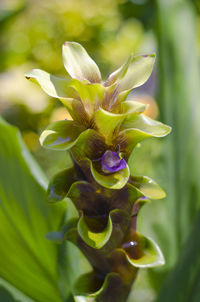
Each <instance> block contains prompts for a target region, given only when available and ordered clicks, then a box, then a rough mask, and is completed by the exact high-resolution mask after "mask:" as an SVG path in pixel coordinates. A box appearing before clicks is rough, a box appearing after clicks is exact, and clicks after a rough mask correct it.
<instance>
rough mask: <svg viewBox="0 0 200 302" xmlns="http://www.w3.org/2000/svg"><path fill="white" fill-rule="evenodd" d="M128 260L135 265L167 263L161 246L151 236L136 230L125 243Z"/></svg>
mask: <svg viewBox="0 0 200 302" xmlns="http://www.w3.org/2000/svg"><path fill="white" fill-rule="evenodd" d="M123 249H124V251H125V253H126V256H127V259H128V261H129V262H130V263H131V264H132V265H133V266H135V267H138V268H144V267H156V266H160V265H163V264H164V263H165V260H164V257H163V254H162V252H161V250H160V248H159V246H158V245H157V244H156V243H155V242H154V241H153V240H152V239H151V238H150V237H146V236H144V235H142V234H140V233H139V232H134V234H133V235H131V236H130V237H129V239H128V241H127V240H125V243H124V244H123Z"/></svg>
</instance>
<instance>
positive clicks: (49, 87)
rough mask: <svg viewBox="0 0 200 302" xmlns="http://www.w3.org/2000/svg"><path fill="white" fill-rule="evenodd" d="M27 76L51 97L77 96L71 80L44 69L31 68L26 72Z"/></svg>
mask: <svg viewBox="0 0 200 302" xmlns="http://www.w3.org/2000/svg"><path fill="white" fill-rule="evenodd" d="M25 77H26V78H27V79H28V80H29V79H30V80H31V81H33V82H35V83H37V84H39V85H40V87H41V88H42V90H44V92H46V94H48V95H50V96H51V97H54V98H66V97H68V98H73V97H76V96H77V93H76V91H74V90H73V89H72V88H70V87H69V83H70V81H69V80H67V79H62V78H58V77H55V76H53V75H52V74H50V73H48V72H46V71H44V70H41V69H33V70H30V71H28V72H26V73H25Z"/></svg>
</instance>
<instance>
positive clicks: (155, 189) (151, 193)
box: [130, 176, 166, 199]
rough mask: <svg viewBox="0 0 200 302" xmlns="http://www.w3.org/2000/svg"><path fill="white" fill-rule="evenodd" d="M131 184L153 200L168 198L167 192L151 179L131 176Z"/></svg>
mask: <svg viewBox="0 0 200 302" xmlns="http://www.w3.org/2000/svg"><path fill="white" fill-rule="evenodd" d="M130 183H131V184H132V185H134V186H135V187H136V188H138V189H139V190H140V191H141V192H142V193H143V194H144V195H145V196H146V197H148V198H152V199H162V198H165V197H166V194H165V192H164V191H163V189H161V187H159V185H158V184H157V183H156V182H155V181H154V180H153V179H151V178H150V177H147V176H131V177H130Z"/></svg>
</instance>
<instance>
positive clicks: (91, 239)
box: [78, 214, 112, 249]
mask: <svg viewBox="0 0 200 302" xmlns="http://www.w3.org/2000/svg"><path fill="white" fill-rule="evenodd" d="M78 233H79V235H80V236H81V238H82V239H83V241H85V242H86V243H87V244H88V245H89V246H91V247H92V248H94V249H100V248H102V247H103V246H104V245H105V244H106V243H107V242H108V240H109V239H110V236H111V234H112V221H111V218H110V216H109V217H108V222H107V226H106V228H105V229H104V230H103V231H101V232H93V231H91V230H90V229H89V227H88V225H87V223H86V221H85V218H84V214H82V215H81V217H80V220H79V222H78Z"/></svg>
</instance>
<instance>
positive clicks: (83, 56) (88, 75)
mask: <svg viewBox="0 0 200 302" xmlns="http://www.w3.org/2000/svg"><path fill="white" fill-rule="evenodd" d="M63 62H64V66H65V68H66V70H67V72H68V73H69V74H70V76H71V77H72V78H75V79H77V80H80V81H82V80H88V81H89V82H91V83H100V82H101V73H100V71H99V68H98V66H97V65H96V63H95V62H94V61H93V60H92V59H91V58H90V56H89V55H88V54H87V52H86V50H85V49H84V48H83V46H81V45H80V44H78V43H76V42H65V43H64V45H63Z"/></svg>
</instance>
